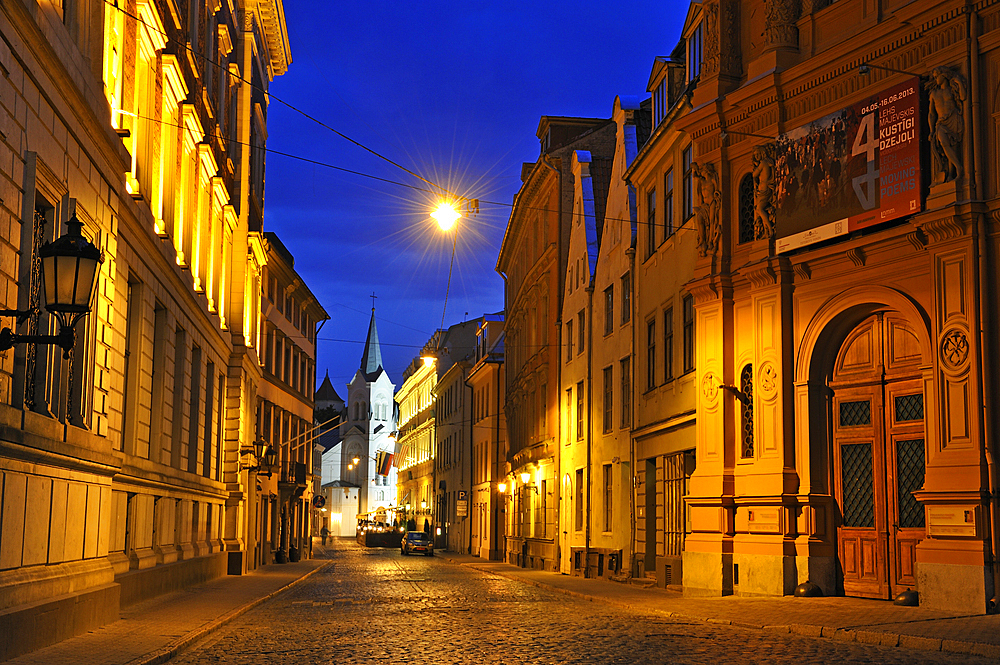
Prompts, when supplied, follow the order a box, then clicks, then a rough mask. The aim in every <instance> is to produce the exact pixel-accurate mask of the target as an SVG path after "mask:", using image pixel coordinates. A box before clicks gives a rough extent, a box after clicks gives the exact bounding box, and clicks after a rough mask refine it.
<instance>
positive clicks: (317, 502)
mask: <svg viewBox="0 0 1000 665" xmlns="http://www.w3.org/2000/svg"><path fill="white" fill-rule="evenodd" d="M325 505H326V497H325V496H323V495H322V494H317V495H316V496H314V497H313V508H322V507H323V506H325Z"/></svg>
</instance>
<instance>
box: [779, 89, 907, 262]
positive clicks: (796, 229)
mask: <svg viewBox="0 0 1000 665" xmlns="http://www.w3.org/2000/svg"><path fill="white" fill-rule="evenodd" d="M920 117H921V116H920V80H919V79H918V78H913V79H910V80H909V81H907V82H905V83H901V84H899V85H896V86H894V87H892V88H889V89H888V90H884V91H882V92H880V93H878V94H877V95H873V96H872V97H870V98H869V99H867V100H865V101H862V102H859V103H857V104H853V105H851V106H848V107H847V108H845V109H842V110H840V111H837V112H836V113H831V114H830V115H828V116H826V117H824V118H820V119H819V120H816V121H815V122H812V123H810V124H809V125H806V126H804V127H799V128H797V129H795V130H792V131H791V132H788V133H787V134H785V135H783V136H782V137H781V138H779V139H778V141H777V143H776V145H775V160H774V165H775V188H774V208H775V210H774V231H775V238H776V241H775V249H776V250H777V251H778V252H779V253H781V252H787V251H791V250H793V249H797V248H799V247H805V246H806V245H811V244H813V243H816V242H820V241H822V240H827V239H829V238H834V237H836V236H841V235H846V234H848V233H851V232H852V231H857V230H859V229H864V228H867V227H869V226H873V225H875V224H880V223H882V222H888V221H890V220H893V219H898V218H899V217H902V216H904V215H910V214H912V213H915V212H919V211H920V210H921V183H922V179H921V173H920V131H919V129H920Z"/></svg>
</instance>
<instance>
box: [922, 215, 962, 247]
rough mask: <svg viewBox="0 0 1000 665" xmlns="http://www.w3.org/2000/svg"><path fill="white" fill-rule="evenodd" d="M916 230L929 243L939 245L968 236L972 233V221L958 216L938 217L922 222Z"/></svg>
mask: <svg viewBox="0 0 1000 665" xmlns="http://www.w3.org/2000/svg"><path fill="white" fill-rule="evenodd" d="M918 228H919V229H920V230H921V231H923V232H924V234H925V235H926V236H927V238H928V240H930V242H932V243H940V242H945V241H946V240H954V239H956V238H962V237H964V236H967V235H969V234H970V233H971V232H972V220H971V219H964V218H962V217H958V216H949V217H939V218H938V219H931V220H928V221H926V222H923V223H922V224H920V226H919V227H918Z"/></svg>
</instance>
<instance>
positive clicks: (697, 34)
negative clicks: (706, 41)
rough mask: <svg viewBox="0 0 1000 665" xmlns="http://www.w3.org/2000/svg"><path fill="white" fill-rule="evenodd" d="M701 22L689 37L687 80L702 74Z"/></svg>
mask: <svg viewBox="0 0 1000 665" xmlns="http://www.w3.org/2000/svg"><path fill="white" fill-rule="evenodd" d="M701 25H702V24H701V23H699V24H698V26H697V27H696V28H695V29H694V31H693V32H692V33H691V36H690V37H688V39H687V80H688V81H692V80H693V79H696V78H698V75H699V74H701V58H702V53H701Z"/></svg>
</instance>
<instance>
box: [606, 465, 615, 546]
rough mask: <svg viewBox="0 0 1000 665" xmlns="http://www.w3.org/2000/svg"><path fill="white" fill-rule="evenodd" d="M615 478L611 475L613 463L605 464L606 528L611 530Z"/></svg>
mask: <svg viewBox="0 0 1000 665" xmlns="http://www.w3.org/2000/svg"><path fill="white" fill-rule="evenodd" d="M613 490H614V480H613V479H612V476H611V465H610V464H605V465H604V530H605V531H611V509H612V507H613V506H614V496H613Z"/></svg>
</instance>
